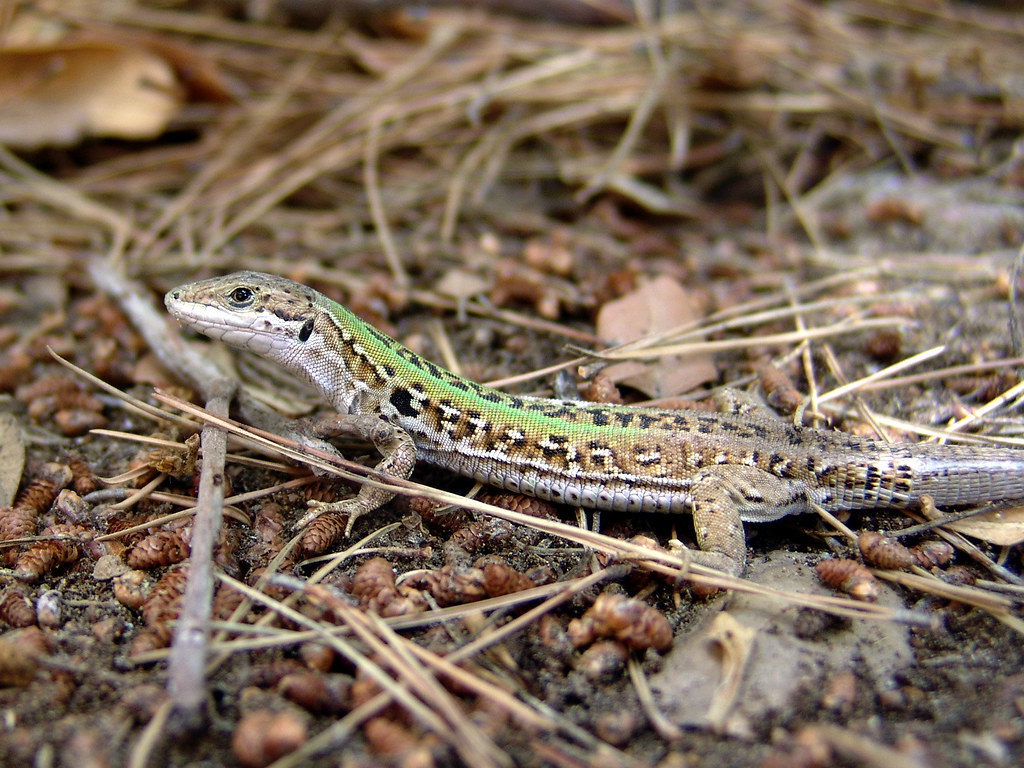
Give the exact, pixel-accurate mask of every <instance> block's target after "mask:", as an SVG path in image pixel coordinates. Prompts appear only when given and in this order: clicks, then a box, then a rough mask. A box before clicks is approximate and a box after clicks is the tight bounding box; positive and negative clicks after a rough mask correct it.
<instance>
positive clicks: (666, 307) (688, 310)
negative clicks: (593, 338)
mask: <svg viewBox="0 0 1024 768" xmlns="http://www.w3.org/2000/svg"><path fill="white" fill-rule="evenodd" d="M695 304H696V302H695V301H694V299H693V297H692V296H691V295H690V294H689V293H688V292H687V291H686V289H685V288H683V286H681V285H680V284H679V283H678V282H676V281H675V280H673V279H672V278H670V277H666V276H659V277H656V278H655V279H654V280H651V281H649V282H646V283H643V284H642V285H641V286H640V287H639V288H637V289H636V290H634V291H632V292H631V293H628V294H626V295H625V296H623V297H622V298H619V299H615V300H614V301H609V302H607V303H606V304H605V305H604V306H603V307H601V311H600V312H599V313H598V315H597V333H598V335H599V336H600V337H601V338H602V339H615V340H616V341H618V342H627V341H633V340H635V339H639V338H641V337H643V336H648V335H650V334H655V333H660V332H662V331H667V330H670V329H672V328H676V327H678V326H680V325H683V324H685V323H688V322H691V321H693V320H695V319H696V318H698V317H699V316H700V314H699V313H698V311H697V308H696V307H695ZM603 373H604V374H605V375H606V376H608V377H609V378H610V379H611V380H612V381H614V382H615V383H617V384H625V385H627V386H630V387H633V388H634V389H637V390H639V391H640V392H643V393H644V394H646V395H648V396H649V397H655V398H659V397H673V396H675V395H679V394H682V393H683V392H688V391H689V390H691V389H693V388H694V387H696V386H698V385H700V384H703V383H704V382H706V381H711V380H712V379H714V378H715V376H716V375H717V372H716V371H715V366H714V363H713V362H712V360H711V356H710V355H688V356H686V357H679V356H671V357H662V358H659V359H658V360H656V361H655V362H653V363H644V362H641V361H639V360H627V361H624V362H621V363H615V364H614V365H611V366H609V367H608V368H605V369H604V371H603Z"/></svg>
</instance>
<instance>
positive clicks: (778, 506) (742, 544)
mask: <svg viewBox="0 0 1024 768" xmlns="http://www.w3.org/2000/svg"><path fill="white" fill-rule="evenodd" d="M691 495H692V498H693V526H694V530H695V532H696V534H697V544H698V546H699V547H700V549H701V551H700V552H695V553H693V554H694V558H693V561H694V562H696V563H699V564H701V565H707V566H709V567H711V568H717V569H718V570H721V571H725V572H726V573H728V574H730V575H732V576H742V575H743V571H744V570H745V568H746V562H747V543H746V536H745V535H744V532H743V521H744V520H756V521H768V520H775V519H777V518H779V517H783V516H784V515H787V514H790V513H791V512H792V511H794V509H795V508H796V507H801V508H803V507H806V501H805V498H806V497H805V496H804V494H803V493H802V492H799V491H797V490H796V489H794V487H793V484H792V483H791V482H789V481H787V480H784V479H783V478H780V477H778V476H776V475H773V474H771V473H770V472H766V471H765V470H763V469H759V468H758V467H748V466H737V465H735V464H730V465H716V466H712V467H707V468H705V469H704V470H702V471H701V472H699V473H698V474H697V476H696V477H695V478H694V481H693V485H692V486H691Z"/></svg>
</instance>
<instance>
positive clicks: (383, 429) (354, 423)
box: [295, 413, 416, 536]
mask: <svg viewBox="0 0 1024 768" xmlns="http://www.w3.org/2000/svg"><path fill="white" fill-rule="evenodd" d="M311 429H313V430H315V431H316V432H317V433H318V436H319V437H326V436H331V437H337V436H339V435H352V436H355V437H358V438H360V439H362V440H366V441H368V442H370V443H372V444H373V447H374V449H375V450H376V451H377V452H378V453H379V454H380V455H381V460H380V461H379V462H378V463H377V465H376V466H375V467H374V470H375V471H376V472H381V473H383V474H388V475H395V476H397V477H401V478H408V477H409V476H410V475H411V474H412V470H413V468H414V467H415V466H416V444H415V443H414V442H413V440H412V437H411V436H410V435H409V433H408V432H406V431H405V430H404V429H402V428H401V427H396V426H394V425H393V424H390V423H388V422H386V421H384V420H383V419H381V418H380V417H379V416H375V415H373V414H369V413H362V414H343V413H342V414H338V415H337V416H335V417H334V418H332V419H330V420H328V421H326V422H323V421H321V422H318V423H316V424H311ZM394 496H395V494H393V493H391V492H390V491H386V490H384V489H382V488H374V487H373V486H370V485H363V486H361V487H360V488H359V493H357V494H356V495H355V496H353V497H352V498H350V499H342V500H341V501H331V502H323V501H309V502H307V503H308V505H309V507H310V510H309V512H307V513H306V514H305V515H303V516H302V518H301V519H300V520H299V521H298V522H297V523H296V524H295V529H299V528H305V527H306V526H307V525H309V524H310V523H311V522H313V520H315V519H316V518H317V517H319V516H320V515H322V514H324V513H325V512H333V513H338V514H347V515H348V522H347V524H346V526H345V536H348V535H349V534H350V533H351V532H352V526H353V525H355V523H356V521H357V520H358V519H359V518H360V517H362V516H363V515H365V514H366V513H367V512H372V511H373V510H375V509H377V508H378V507H380V506H382V505H383V504H386V503H387V502H389V501H391V499H393V498H394Z"/></svg>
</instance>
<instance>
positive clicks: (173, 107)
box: [0, 42, 182, 149]
mask: <svg viewBox="0 0 1024 768" xmlns="http://www.w3.org/2000/svg"><path fill="white" fill-rule="evenodd" d="M181 99H182V94H181V89H180V88H179V86H178V81H177V79H176V78H175V75H174V71H173V69H172V67H171V66H170V65H169V64H168V63H167V62H166V61H165V60H164V59H163V58H161V57H160V56H158V55H157V54H155V53H152V52H150V51H148V50H146V49H144V48H139V47H134V46H125V45H118V44H115V43H109V42H87V43H64V44H57V45H46V46H38V47H23V48H5V49H0V144H9V145H11V146H13V147H17V148H20V149H33V148H36V147H40V146H43V145H46V144H56V145H70V144H74V143H76V142H78V141H79V140H80V139H82V138H83V137H86V136H112V137H117V138H124V139H149V138H153V137H154V136H157V135H159V134H160V133H161V132H162V131H163V130H164V128H165V127H166V125H167V122H168V121H169V120H170V119H171V117H173V116H174V114H175V113H176V112H177V111H178V108H179V106H180V104H181Z"/></svg>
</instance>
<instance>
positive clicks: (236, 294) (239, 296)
mask: <svg viewBox="0 0 1024 768" xmlns="http://www.w3.org/2000/svg"><path fill="white" fill-rule="evenodd" d="M252 297H253V293H252V291H251V290H250V289H249V288H235V290H233V291H232V292H231V300H232V301H233V302H235V303H236V304H248V303H249V302H250V301H252Z"/></svg>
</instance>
